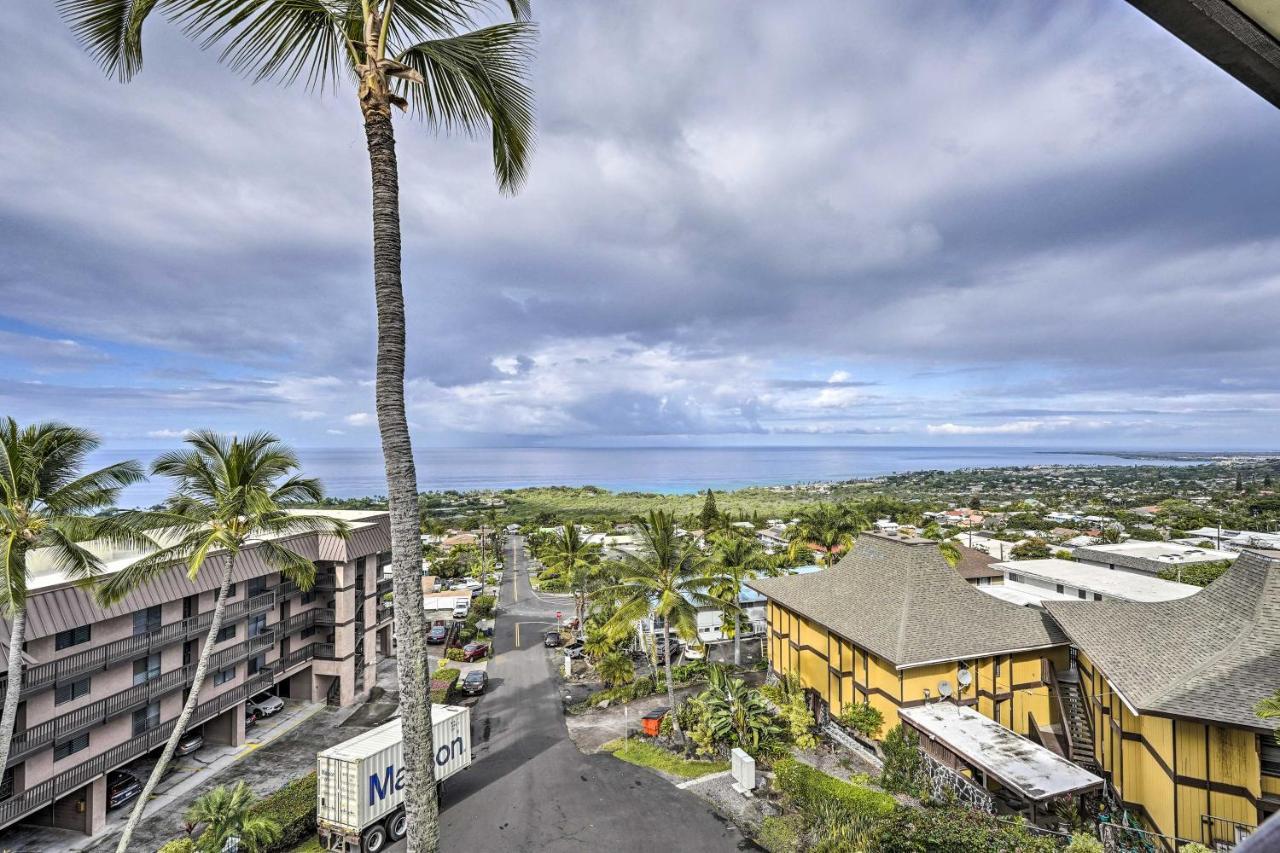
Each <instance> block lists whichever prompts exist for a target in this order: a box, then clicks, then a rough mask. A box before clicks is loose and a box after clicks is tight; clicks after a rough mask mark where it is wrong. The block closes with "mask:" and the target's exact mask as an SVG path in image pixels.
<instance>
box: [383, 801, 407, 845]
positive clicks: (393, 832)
mask: <svg viewBox="0 0 1280 853" xmlns="http://www.w3.org/2000/svg"><path fill="white" fill-rule="evenodd" d="M408 831H409V815H408V814H406V813H405V810H404V809H401V810H400V811H398V812H396V813H395V814H393V815H392V816H391V819H390V820H388V821H387V835H388V836H390V838H391V840H392V841H399V840H400V839H401V838H404V836H405V834H406V833H407V832H408Z"/></svg>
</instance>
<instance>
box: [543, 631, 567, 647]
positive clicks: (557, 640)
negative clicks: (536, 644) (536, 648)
mask: <svg viewBox="0 0 1280 853" xmlns="http://www.w3.org/2000/svg"><path fill="white" fill-rule="evenodd" d="M542 645H544V646H546V647H547V648H549V649H555V648H559V647H560V646H563V645H564V640H563V639H561V637H560V632H559V631H548V632H547V636H546V637H544V638H543V640H542Z"/></svg>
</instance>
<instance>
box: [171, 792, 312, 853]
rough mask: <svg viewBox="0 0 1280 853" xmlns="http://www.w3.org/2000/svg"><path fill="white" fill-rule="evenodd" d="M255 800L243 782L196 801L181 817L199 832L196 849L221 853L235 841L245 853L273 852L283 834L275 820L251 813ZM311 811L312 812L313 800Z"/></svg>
mask: <svg viewBox="0 0 1280 853" xmlns="http://www.w3.org/2000/svg"><path fill="white" fill-rule="evenodd" d="M256 799H257V798H256V797H255V796H254V793H253V791H252V789H250V788H249V786H248V785H246V784H245V783H244V782H237V783H236V784H235V786H233V787H230V788H228V787H227V786H226V785H219V786H218V787H216V788H213V789H212V790H209V791H206V792H205V793H204V794H202V795H200V796H199V797H198V798H196V800H195V802H193V803H192V804H191V806H190V807H189V808H188V809H187V812H186V815H185V816H184V820H185V821H186V823H187V825H189V826H199V827H200V828H201V829H200V834H199V835H198V836H196V839H195V849H196V850H197V851H199V853H220V851H222V850H223V849H224V848H225V847H226V846H227V841H228V840H230V839H232V838H237V839H239V841H240V846H239V849H241V850H244V851H245V853H267V851H270V850H274V849H275V848H276V845H277V844H278V843H279V841H280V838H281V836H282V835H283V832H282V830H281V827H280V824H279V823H278V822H277V821H276V820H275V819H273V818H271V817H269V816H268V815H266V814H263V813H261V812H254V811H253V810H252V808H251V807H252V806H253V804H254V801H255V800H256ZM311 808H312V809H313V810H314V809H315V802H314V800H313V801H312V806H311Z"/></svg>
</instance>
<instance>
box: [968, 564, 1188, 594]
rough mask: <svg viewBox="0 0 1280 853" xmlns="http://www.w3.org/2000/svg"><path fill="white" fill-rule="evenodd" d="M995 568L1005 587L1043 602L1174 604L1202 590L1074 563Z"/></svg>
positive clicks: (998, 566)
mask: <svg viewBox="0 0 1280 853" xmlns="http://www.w3.org/2000/svg"><path fill="white" fill-rule="evenodd" d="M992 568H994V569H998V570H1000V572H1002V573H1003V574H1004V577H1005V584H997V585H996V586H994V587H992V588H993V589H994V588H998V587H999V586H1004V585H1009V584H1017V587H1015V588H1023V587H1025V588H1026V589H1025V590H1024V591H1026V592H1029V593H1030V594H1032V595H1037V594H1038V595H1041V596H1042V597H1043V598H1044V599H1051V600H1061V598H1060V597H1066V598H1068V599H1070V598H1076V599H1085V600H1089V601H1107V600H1119V601H1172V600H1174V599H1177V598H1186V597H1187V596H1189V595H1195V594H1196V593H1197V592H1199V591H1200V587H1198V586H1192V585H1191V584H1186V583H1176V582H1175V581H1166V580H1161V579H1160V578H1158V577H1155V576H1154V575H1146V574H1139V573H1137V572H1126V571H1119V570H1115V569H1106V568H1103V567H1101V566H1096V565H1090V564H1088V563H1077V562H1075V561H1074V560H1058V559H1048V560H1016V561H1014V562H1008V563H995V564H993V566H992Z"/></svg>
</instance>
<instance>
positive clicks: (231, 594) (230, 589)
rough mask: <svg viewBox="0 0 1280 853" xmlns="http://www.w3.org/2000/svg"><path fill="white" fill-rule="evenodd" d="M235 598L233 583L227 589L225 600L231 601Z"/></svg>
mask: <svg viewBox="0 0 1280 853" xmlns="http://www.w3.org/2000/svg"><path fill="white" fill-rule="evenodd" d="M235 597H236V585H235V584H234V583H233V584H231V586H229V587H227V598H228V599H232V598H235Z"/></svg>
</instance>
